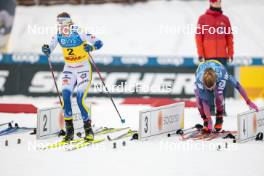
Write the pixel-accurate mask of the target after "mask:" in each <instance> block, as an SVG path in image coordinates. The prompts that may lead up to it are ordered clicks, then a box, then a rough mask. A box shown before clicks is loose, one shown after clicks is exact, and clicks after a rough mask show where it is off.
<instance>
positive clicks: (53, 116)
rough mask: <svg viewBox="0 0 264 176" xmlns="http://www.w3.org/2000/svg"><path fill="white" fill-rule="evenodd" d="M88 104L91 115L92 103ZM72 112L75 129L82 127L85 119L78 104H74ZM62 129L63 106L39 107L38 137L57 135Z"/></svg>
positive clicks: (44, 137)
mask: <svg viewBox="0 0 264 176" xmlns="http://www.w3.org/2000/svg"><path fill="white" fill-rule="evenodd" d="M86 105H88V108H89V109H90V112H89V116H90V117H91V104H90V103H86ZM72 112H73V113H72V116H73V124H74V129H75V130H79V129H82V128H83V120H82V116H81V112H80V110H79V108H78V105H77V104H73V105H72ZM61 129H64V117H63V110H62V108H61V106H58V107H53V108H45V109H38V114H37V139H46V138H50V137H52V136H56V135H57V134H58V133H59V131H60V130H61Z"/></svg>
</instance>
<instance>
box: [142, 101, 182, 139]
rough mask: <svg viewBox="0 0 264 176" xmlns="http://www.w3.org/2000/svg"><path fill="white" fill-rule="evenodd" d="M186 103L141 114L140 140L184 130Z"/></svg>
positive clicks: (152, 109) (153, 109)
mask: <svg viewBox="0 0 264 176" xmlns="http://www.w3.org/2000/svg"><path fill="white" fill-rule="evenodd" d="M184 106H185V103H184V102H181V103H175V104H171V105H166V106H161V107H156V108H151V109H149V110H145V111H140V113H139V139H144V138H148V137H151V136H155V135H159V134H163V133H168V132H172V131H177V130H178V129H182V128H184Z"/></svg>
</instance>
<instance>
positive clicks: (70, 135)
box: [63, 120, 74, 141]
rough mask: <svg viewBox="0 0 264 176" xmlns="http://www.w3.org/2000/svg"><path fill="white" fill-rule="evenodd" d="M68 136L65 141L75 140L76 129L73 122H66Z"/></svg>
mask: <svg viewBox="0 0 264 176" xmlns="http://www.w3.org/2000/svg"><path fill="white" fill-rule="evenodd" d="M65 128H66V135H65V137H64V138H63V141H71V140H73V138H74V127H73V121H72V120H65Z"/></svg>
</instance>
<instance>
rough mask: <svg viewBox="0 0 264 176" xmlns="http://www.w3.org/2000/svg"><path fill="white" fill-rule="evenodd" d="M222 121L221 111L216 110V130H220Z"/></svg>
mask: <svg viewBox="0 0 264 176" xmlns="http://www.w3.org/2000/svg"><path fill="white" fill-rule="evenodd" d="M223 122H224V120H223V116H222V113H219V112H217V113H216V119H215V126H214V128H215V131H216V132H220V131H221V130H222V126H223Z"/></svg>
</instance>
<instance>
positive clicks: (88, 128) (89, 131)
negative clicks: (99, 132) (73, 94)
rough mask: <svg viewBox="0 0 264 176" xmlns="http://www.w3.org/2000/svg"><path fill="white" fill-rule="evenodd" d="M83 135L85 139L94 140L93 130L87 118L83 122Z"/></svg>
mask: <svg viewBox="0 0 264 176" xmlns="http://www.w3.org/2000/svg"><path fill="white" fill-rule="evenodd" d="M83 127H84V132H85V137H84V140H86V141H93V140H94V132H93V129H92V125H91V120H87V121H84V122H83Z"/></svg>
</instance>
